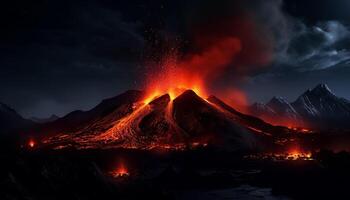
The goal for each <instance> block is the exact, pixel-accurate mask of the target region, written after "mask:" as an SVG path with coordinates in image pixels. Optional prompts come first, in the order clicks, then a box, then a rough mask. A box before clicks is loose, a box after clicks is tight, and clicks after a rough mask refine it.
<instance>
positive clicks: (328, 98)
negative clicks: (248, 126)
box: [249, 84, 350, 129]
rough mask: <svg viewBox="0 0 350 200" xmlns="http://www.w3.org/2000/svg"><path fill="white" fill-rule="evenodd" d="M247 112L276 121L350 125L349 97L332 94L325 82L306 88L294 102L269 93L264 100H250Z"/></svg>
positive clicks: (319, 126)
mask: <svg viewBox="0 0 350 200" xmlns="http://www.w3.org/2000/svg"><path fill="white" fill-rule="evenodd" d="M249 113H250V114H252V115H254V116H257V117H260V118H262V119H264V120H265V121H267V122H269V123H272V124H278V125H285V126H301V127H310V128H317V129H329V128H332V129H335V128H350V101H349V100H347V99H345V98H341V97H338V96H336V95H335V94H334V93H333V92H332V91H331V89H329V87H328V86H327V85H326V84H319V85H317V86H316V87H315V88H313V89H308V90H307V91H306V92H304V93H303V94H302V95H300V96H299V97H298V98H297V99H296V100H295V101H294V102H288V101H287V100H286V99H285V98H283V97H273V98H272V99H271V100H270V101H269V102H268V103H254V104H253V105H252V106H250V108H249Z"/></svg>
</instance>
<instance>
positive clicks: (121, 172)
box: [111, 162, 130, 178]
mask: <svg viewBox="0 0 350 200" xmlns="http://www.w3.org/2000/svg"><path fill="white" fill-rule="evenodd" d="M111 175H112V176H113V177H115V178H118V177H126V176H129V175H130V174H129V172H128V169H127V168H126V166H125V164H124V163H123V162H120V163H119V166H118V168H117V169H116V170H114V171H112V172H111Z"/></svg>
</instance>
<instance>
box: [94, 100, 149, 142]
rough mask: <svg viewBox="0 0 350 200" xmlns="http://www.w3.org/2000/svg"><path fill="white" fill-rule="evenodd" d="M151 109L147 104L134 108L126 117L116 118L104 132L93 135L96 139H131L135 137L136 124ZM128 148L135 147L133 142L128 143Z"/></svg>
mask: <svg viewBox="0 0 350 200" xmlns="http://www.w3.org/2000/svg"><path fill="white" fill-rule="evenodd" d="M150 111H151V109H150V106H149V105H148V104H143V105H141V106H140V107H138V108H136V109H135V110H134V111H133V112H132V113H130V114H129V115H127V116H126V117H124V118H122V119H120V120H118V121H117V122H116V124H115V125H114V126H113V127H112V128H110V129H108V130H107V131H106V132H104V133H102V134H101V135H98V136H96V137H95V140H96V141H113V140H114V141H117V140H120V141H123V140H133V139H134V138H135V137H137V135H136V134H137V130H138V124H139V122H140V121H141V119H142V117H144V116H145V115H147V114H148V113H149V112H150ZM128 147H129V148H133V147H135V145H134V144H132V143H129V146H128Z"/></svg>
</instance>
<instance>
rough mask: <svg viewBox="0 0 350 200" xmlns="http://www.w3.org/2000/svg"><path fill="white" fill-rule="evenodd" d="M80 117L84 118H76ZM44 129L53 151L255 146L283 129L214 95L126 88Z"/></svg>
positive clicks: (249, 147)
mask: <svg viewBox="0 0 350 200" xmlns="http://www.w3.org/2000/svg"><path fill="white" fill-rule="evenodd" d="M77 116H79V119H84V120H80V121H79V122H77V121H75V120H76V119H77ZM63 124H65V126H63ZM67 125H69V126H67ZM41 131H42V132H43V133H44V132H45V133H46V134H45V135H46V137H44V138H43V139H42V143H43V145H44V146H49V147H51V148H55V149H57V148H66V147H74V148H101V149H103V148H119V147H120V148H137V149H153V148H164V149H183V148H192V147H193V148H194V147H198V146H206V145H212V146H217V147H220V148H230V149H233V150H253V149H255V148H257V144H258V143H259V140H260V139H261V138H264V137H270V136H271V135H272V134H273V133H275V132H283V131H285V129H283V128H280V127H274V126H271V125H269V124H267V123H265V122H263V121H262V120H260V119H258V118H255V117H251V116H248V115H245V114H242V113H240V112H238V111H236V110H235V109H233V108H232V107H230V106H228V105H227V104H225V103H224V102H222V101H221V100H219V99H218V98H216V97H214V96H210V97H209V98H207V99H205V98H202V97H200V96H199V95H197V94H196V92H194V91H193V90H184V91H182V93H180V94H179V95H178V96H176V97H175V98H174V99H172V97H171V95H170V94H168V93H166V94H160V95H156V96H152V97H149V96H148V94H145V93H144V92H140V91H128V92H126V93H123V94H121V95H119V96H117V97H114V98H111V99H107V100H104V101H103V102H102V103H101V104H99V105H98V106H96V107H95V108H93V109H92V110H90V111H87V112H82V113H71V114H69V115H67V116H66V117H65V118H61V119H60V120H57V121H55V122H53V123H50V124H48V125H46V126H45V127H44V128H42V130H41ZM47 135H51V136H50V137H47Z"/></svg>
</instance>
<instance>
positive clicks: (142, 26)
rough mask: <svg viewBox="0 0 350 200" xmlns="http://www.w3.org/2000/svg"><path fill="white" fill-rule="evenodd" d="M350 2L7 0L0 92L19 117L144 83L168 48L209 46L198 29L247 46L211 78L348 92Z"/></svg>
mask: <svg viewBox="0 0 350 200" xmlns="http://www.w3.org/2000/svg"><path fill="white" fill-rule="evenodd" d="M349 9H350V1H348V0H307V1H305V0H304V1H302V0H300V1H297V0H294V1H292V0H284V1H282V0H237V1H233V0H232V1H229V0H222V1H220V0H218V1H212V0H193V1H190V0H174V1H170V0H168V1H166V0H139V1H137V0H128V1H126V0H125V1H121V0H119V1H118V0H117V1H115V0H77V1H70V0H37V1H24V0H23V1H20V0H12V1H3V2H2V3H1V6H0V26H1V31H0V42H1V46H0V52H1V53H0V67H1V71H0V92H1V93H0V102H2V103H5V104H8V105H10V106H11V107H13V108H14V109H16V110H17V111H18V112H19V113H20V114H22V115H23V116H25V117H31V116H37V117H47V116H50V115H51V114H57V115H59V116H63V115H65V114H67V113H68V112H70V111H73V110H76V109H83V110H86V109H90V108H92V107H93V106H95V105H96V104H98V103H99V102H100V101H101V100H102V99H104V98H108V97H112V96H115V95H117V94H119V93H121V92H123V91H125V90H128V89H142V86H143V85H144V82H143V80H144V76H146V75H147V71H148V70H149V63H157V62H158V61H159V60H161V59H162V56H163V55H164V52H168V51H169V49H172V48H173V47H176V49H178V51H179V52H180V54H181V55H180V56H186V55H188V54H191V53H193V52H201V50H202V49H203V48H205V45H206V44H207V43H205V44H202V43H201V45H198V38H201V39H202V38H206V39H207V40H206V41H211V42H212V41H214V40H213V38H220V37H224V36H227V35H229V36H234V37H237V38H239V39H240V40H241V41H242V48H243V50H242V52H241V53H240V54H239V55H237V58H236V59H235V60H234V61H233V62H232V64H231V65H232V66H231V65H230V67H229V68H228V70H227V73H225V76H223V77H222V78H221V79H220V80H221V82H220V81H219V82H217V83H215V84H214V85H213V88H215V87H220V85H223V84H225V85H228V84H232V85H234V87H237V88H241V89H242V90H244V91H245V92H246V93H247V95H248V97H249V100H250V102H254V101H263V102H265V101H267V100H269V99H270V98H271V97H272V96H284V97H286V98H288V99H289V100H291V101H292V100H294V99H295V98H296V97H297V96H298V95H299V94H301V93H302V92H303V91H305V90H306V89H308V88H312V87H314V86H316V85H317V84H319V83H327V84H328V85H329V87H330V88H331V89H332V90H333V91H334V92H335V93H336V94H337V95H339V96H342V97H346V98H348V99H350V92H349V86H350V78H349V77H350V26H349V25H350V12H348V11H349ZM247 24H249V25H251V26H249V27H254V28H244V27H247ZM208 38H209V39H208ZM146 66H147V67H146Z"/></svg>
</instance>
